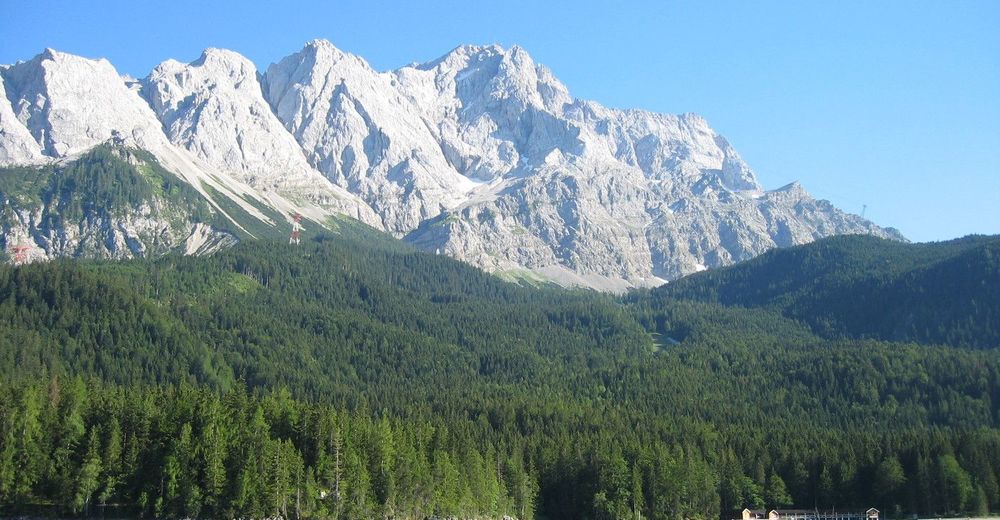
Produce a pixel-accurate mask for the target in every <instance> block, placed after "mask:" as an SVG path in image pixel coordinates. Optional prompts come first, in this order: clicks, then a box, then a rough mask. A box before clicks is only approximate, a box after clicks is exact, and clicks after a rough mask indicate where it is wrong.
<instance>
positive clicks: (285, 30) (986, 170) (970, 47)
mask: <svg viewBox="0 0 1000 520" xmlns="http://www.w3.org/2000/svg"><path fill="white" fill-rule="evenodd" d="M4 3H5V5H4V9H3V11H4V17H3V20H2V21H0V63H12V62H14V61H17V60H19V59H27V58H30V57H31V56H33V55H35V54H37V53H38V52H40V51H41V49H42V48H44V47H54V48H56V49H59V50H63V51H66V52H71V53H75V54H81V55H84V56H88V57H106V58H108V59H109V60H111V62H112V63H114V64H115V66H116V67H118V69H119V71H121V72H127V73H129V74H132V75H135V76H145V75H146V74H147V73H148V72H149V70H150V69H152V67H153V66H155V65H156V64H157V63H159V62H160V61H162V60H164V59H167V58H176V59H179V60H182V61H190V60H193V59H195V58H196V57H197V56H198V55H199V54H200V52H201V49H203V48H205V47H225V48H229V49H233V50H236V51H238V52H240V53H242V54H244V55H246V56H247V57H249V58H250V59H252V60H253V61H254V62H256V63H257V65H258V66H259V67H261V68H263V67H266V66H267V65H268V64H269V63H271V62H273V61H276V60H277V59H279V58H281V57H283V56H285V55H288V54H291V53H292V52H295V51H296V50H298V49H299V48H300V47H301V46H302V44H303V43H304V42H305V41H306V40H309V39H312V38H326V39H329V40H330V41H332V42H333V43H334V44H335V45H337V46H338V47H340V48H342V49H344V50H346V51H349V52H353V53H356V54H359V55H361V56H363V57H365V58H366V59H367V60H368V61H369V62H370V63H371V64H372V65H373V66H374V67H375V68H378V69H390V68H395V67H398V66H401V65H404V64H407V63H410V62H415V61H427V60H431V59H433V58H436V57H438V56H440V55H442V54H444V53H445V52H447V51H448V50H450V49H451V48H453V47H455V46H457V45H459V44H462V43H500V44H502V45H505V46H509V45H513V44H518V45H520V46H522V47H524V48H526V49H527V50H528V51H529V53H531V54H532V56H534V57H535V59H536V60H537V61H539V62H542V63H545V64H546V65H548V66H549V67H550V68H551V69H552V70H553V71H554V72H555V74H556V76H557V77H559V78H560V79H562V80H563V82H564V83H566V85H567V86H568V87H569V89H570V91H571V93H572V94H573V95H575V96H577V97H582V98H587V99H594V100H597V101H599V102H601V103H603V104H606V105H610V106H615V107H636V108H645V109H650V110H655V111H660V112H670V113H679V112H697V113H700V114H702V115H703V116H705V117H706V118H707V119H708V120H709V122H710V123H711V124H712V125H713V127H715V128H716V129H717V130H718V131H719V132H720V133H722V134H723V135H725V136H726V137H727V138H728V139H729V140H730V141H731V142H732V143H733V145H734V146H735V147H736V148H737V150H739V151H740V152H741V154H742V155H743V157H744V159H746V160H747V162H748V163H749V164H750V165H751V167H753V168H754V170H755V171H756V172H757V174H758V176H759V178H760V180H761V182H762V183H763V184H764V186H765V187H766V188H769V189H771V188H777V187H779V186H781V185H784V184H786V183H788V182H790V181H793V180H799V181H801V182H802V184H803V185H804V186H805V187H806V189H808V190H809V191H811V192H812V193H813V194H814V195H816V196H817V197H820V198H826V199H829V200H831V201H832V202H833V203H834V204H836V205H838V206H839V207H841V208H843V209H845V210H847V211H850V212H854V213H860V212H861V209H862V205H865V204H866V205H867V206H868V210H867V215H866V216H868V217H869V218H871V219H872V220H874V221H875V222H876V223H878V224H881V225H887V226H895V227H898V228H899V229H900V230H902V231H903V233H904V234H905V235H906V236H907V237H909V238H911V239H913V240H916V241H926V240H941V239H948V238H953V237H957V236H961V235H965V234H968V233H991V234H992V233H1000V1H996V0H984V1H961V0H954V1H940V0H938V1H918V0H906V1H885V0H879V1H871V0H865V1H836V2H802V1H799V0H787V1H784V2H769V1H761V2H756V1H755V2H751V1H738V0H734V1H713V2H701V1H694V0H692V1H690V2H668V1H662V0H648V1H646V0H644V1H633V2H609V1H573V2H568V1H566V2H564V1H538V0H534V1H522V0H508V1H491V2H476V1H473V0H466V1H453V0H444V1H438V0H434V1H430V0H428V1H414V0H411V1H385V2H378V1H330V0H328V1H314V2H301V3H298V4H296V5H295V6H292V5H291V4H292V3H291V2H288V4H289V5H285V2H260V3H254V2H251V1H244V2H224V1H208V0H205V1H204V2H200V1H199V2H195V1H189V0H175V1H171V2H156V1H145V0H143V1H136V0H129V1H118V0H106V1H88V0H66V1H47V0H43V1H32V2H21V1H17V2H14V1H10V0H8V1H5V2H4ZM617 4H622V5H617ZM708 4H711V5H708Z"/></svg>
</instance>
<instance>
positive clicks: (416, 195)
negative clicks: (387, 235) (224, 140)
mask: <svg viewBox="0 0 1000 520" xmlns="http://www.w3.org/2000/svg"><path fill="white" fill-rule="evenodd" d="M263 83H264V93H265V96H266V97H267V99H268V101H269V102H270V103H271V106H272V107H273V108H274V112H275V114H276V115H277V116H278V118H279V119H280V120H281V122H282V123H283V124H284V125H285V128H286V129H287V130H288V132H290V133H291V134H292V135H293V136H294V137H295V139H296V140H297V141H298V143H299V145H301V147H302V149H303V150H304V152H305V155H306V157H307V158H308V159H309V161H310V163H311V164H312V165H313V166H315V167H316V168H317V169H318V170H319V171H321V172H323V174H324V175H326V176H327V178H329V179H330V180H331V181H333V182H334V183H336V184H338V185H340V186H342V187H344V188H346V189H348V190H349V191H351V192H352V193H356V194H357V195H358V196H360V197H361V198H362V199H364V200H365V201H366V202H367V203H368V204H369V205H370V206H371V207H372V208H373V209H374V210H375V211H376V212H378V214H379V215H381V217H382V221H383V223H384V225H385V229H386V230H387V231H390V232H392V233H394V234H396V235H397V236H398V235H401V234H403V233H405V232H407V231H409V230H411V229H414V228H416V227H417V225H419V224H420V222H421V221H423V220H424V219H427V218H429V217H433V216H435V215H437V214H439V213H440V212H441V211H442V210H444V209H446V208H449V207H453V206H455V205H456V204H458V203H460V202H461V201H462V200H464V198H465V193H467V192H468V191H469V190H470V189H471V188H472V187H473V186H474V184H473V183H472V182H471V181H469V180H468V179H467V178H466V177H464V176H462V175H460V174H459V173H458V172H456V171H455V169H454V168H452V167H451V166H450V165H449V164H448V161H447V160H446V159H445V157H444V154H443V153H442V150H441V148H440V146H439V145H438V142H437V141H436V140H435V139H434V136H433V134H432V133H431V131H430V130H429V129H428V128H427V123H426V122H425V120H424V119H422V118H421V117H420V114H419V112H418V111H417V108H416V107H415V106H414V104H413V103H412V102H411V101H410V100H408V99H406V98H404V97H402V96H401V95H400V93H399V91H398V89H397V84H396V81H395V79H394V78H393V75H392V74H390V73H379V72H376V71H374V70H373V69H372V68H371V67H369V66H368V64H367V63H366V62H365V61H364V60H362V59H361V58H358V57H356V56H351V55H349V54H346V53H343V52H341V51H340V50H338V49H336V48H335V47H334V46H333V45H331V44H330V43H329V42H326V41H322V40H318V41H313V42H310V43H309V44H307V45H306V47H305V48H304V49H303V50H302V51H300V52H298V53H296V54H293V55H291V56H289V57H287V58H285V59H283V60H281V61H280V62H278V63H276V64H273V65H271V66H270V67H269V68H268V69H267V73H266V74H265V75H264V81H263Z"/></svg>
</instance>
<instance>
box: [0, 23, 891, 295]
mask: <svg viewBox="0 0 1000 520" xmlns="http://www.w3.org/2000/svg"><path fill="white" fill-rule="evenodd" d="M0 79H2V82H0V89H2V90H3V92H2V93H3V96H0V166H2V170H0V197H2V203H3V205H4V206H3V208H2V214H0V225H2V229H0V231H2V237H0V239H2V240H3V241H4V243H5V246H6V248H7V249H8V250H9V249H11V248H12V247H14V246H18V245H25V246H27V247H28V248H29V250H28V251H27V255H28V257H29V258H30V259H40V258H53V257H61V256H74V257H76V256H83V257H98V258H104V257H113V258H126V257H136V256H148V255H151V254H157V253H160V252H164V251H170V250H180V251H183V252H187V253H197V252H205V251H211V250H215V249H217V248H218V247H224V246H226V245H228V244H231V243H234V242H236V241H238V240H241V239H245V238H254V237H260V236H261V235H275V236H277V235H283V234H286V233H287V232H288V230H289V229H290V220H291V216H292V215H293V214H295V213H298V214H301V215H302V216H304V217H305V219H306V221H307V226H312V227H314V228H316V229H321V228H332V227H336V226H337V225H338V222H343V217H344V216H346V217H350V218H352V219H356V220H358V221H360V222H362V223H364V224H367V225H369V226H371V227H373V228H375V229H377V230H380V231H384V232H386V233H389V234H391V235H393V236H394V237H396V238H400V239H403V240H405V241H407V242H410V243H411V244H414V245H416V246H417V247H419V248H422V249H424V250H427V251H436V252H439V253H443V254H447V255H449V256H452V257H455V258H458V259H461V260H463V261H466V262H468V263H471V264H473V265H475V266H478V267H481V268H483V269H486V270H488V271H492V272H495V273H499V274H501V275H504V276H508V277H514V278H531V279H547V280H552V281H556V282H558V283H560V284H563V285H583V286H588V287H593V288H598V289H602V290H612V291H620V290H624V289H626V288H629V287H642V286H655V285H660V284H662V283H663V282H664V281H669V280H674V279H676V278H679V277H681V276H683V275H686V274H690V273H693V272H697V271H701V270H705V269H707V268H712V267H719V266H724V265H728V264H731V263H734V262H738V261H741V260H746V259H749V258H752V257H755V256H757V255H759V254H761V253H763V252H765V251H767V250H769V249H772V248H774V247H785V246H791V245H795V244H802V243H806V242H811V241H813V240H815V239H817V238H821V237H825V236H830V235H838V234H870V235H875V236H878V237H884V238H892V239H896V240H904V238H903V237H902V235H901V234H900V233H899V232H898V231H896V230H894V229H891V228H881V227H879V226H877V225H875V224H873V223H871V222H869V221H867V220H865V219H863V218H861V217H859V216H856V215H851V214H848V213H845V212H843V211H841V210H839V209H837V208H835V207H834V206H832V205H831V204H830V203H829V202H827V201H823V200H816V199H814V198H813V197H812V196H810V195H809V193H808V192H806V191H805V189H804V188H803V187H802V186H800V185H799V184H798V183H794V182H793V183H791V184H789V185H787V186H785V187H783V188H779V189H776V190H771V191H767V190H764V189H763V187H762V186H761V185H760V183H759V182H758V181H757V178H756V175H755V174H754V172H753V171H752V170H751V169H750V167H749V166H748V165H747V164H746V163H745V162H744V161H743V160H742V159H741V158H740V156H739V154H738V153H737V152H736V150H735V149H734V148H733V147H732V146H731V145H730V144H729V142H728V141H726V139H725V138H724V137H722V136H721V135H719V134H718V133H717V132H715V131H714V130H713V129H712V128H711V127H710V126H709V125H708V123H707V121H705V120H704V119H703V118H701V117H700V116H697V115H695V114H684V115H678V116H675V115H664V114H656V113H652V112H647V111H641V110H618V109H612V108H607V107H604V106H602V105H600V104H598V103H596V102H592V101H584V100H580V99H576V98H574V97H572V96H571V95H570V93H569V91H568V89H567V88H566V87H565V86H564V85H563V84H562V83H560V82H559V80H558V79H556V78H555V76H553V74H552V73H551V71H549V69H547V68H546V67H544V66H542V65H540V64H537V63H535V62H534V60H533V59H532V58H531V56H529V55H528V53H527V52H526V51H524V50H523V49H521V48H519V47H516V46H515V47H511V48H509V49H505V48H502V47H499V46H496V45H492V46H461V47H458V48H456V49H454V50H452V51H451V52H449V53H448V54H446V55H445V56H443V57H441V58H439V59H437V60H434V61H432V62H428V63H422V64H413V65H408V66H405V67H401V68H399V69H396V70H392V71H386V72H380V71H376V70H374V69H373V68H372V67H371V66H370V65H369V64H368V63H367V62H365V60H363V59H362V58H360V57H358V56H354V55H351V54H348V53H345V52H343V51H341V50H339V49H337V48H336V47H334V46H333V45H332V44H330V43H329V42H327V41H324V40H315V41H311V42H309V43H307V44H306V45H305V47H304V48H303V49H302V50H300V51H299V52H297V53H295V54H292V55H290V56H288V57H286V58H284V59H282V60H280V61H278V62H277V63H274V64H272V65H270V66H269V67H268V68H267V69H266V70H265V71H259V70H257V68H256V67H255V65H254V64H253V63H252V62H251V61H250V60H248V59H247V58H245V57H243V56H241V55H239V54H237V53H235V52H232V51H228V50H221V49H208V50H206V51H205V52H204V53H203V54H202V55H201V56H200V57H199V58H198V59H197V60H195V61H193V62H191V63H181V62H178V61H175V60H168V61H165V62H163V63H161V64H160V65H158V66H157V67H156V68H154V69H153V71H152V72H151V73H150V74H149V75H148V76H146V77H145V78H143V79H134V78H131V77H128V76H124V75H121V74H120V73H119V72H118V71H116V70H115V68H114V66H113V65H112V64H111V63H109V62H108V61H107V60H103V59H101V60H92V59H87V58H82V57H79V56H74V55H71V54H66V53H62V52H57V51H54V50H51V49H46V50H45V51H44V52H42V53H41V54H39V55H38V56H35V57H34V58H32V59H30V60H28V61H23V62H18V63H16V64H13V65H7V66H2V67H0ZM109 168H110V169H111V170H113V172H111V173H109ZM83 174H86V175H83ZM70 181H72V182H70ZM108 182H115V183H117V184H115V185H113V186H112V185H108V184H107V183H108ZM88 186H89V187H88ZM121 186H138V187H140V188H141V189H133V190H130V191H129V190H126V191H127V193H125V192H123V191H122V190H121V189H120V187H121ZM95 192H100V193H104V194H105V195H113V196H107V197H105V198H104V199H103V200H95V199H94V193H95ZM70 210H72V211H70ZM57 217H58V218H57Z"/></svg>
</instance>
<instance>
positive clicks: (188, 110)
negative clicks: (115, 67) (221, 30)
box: [143, 49, 381, 227]
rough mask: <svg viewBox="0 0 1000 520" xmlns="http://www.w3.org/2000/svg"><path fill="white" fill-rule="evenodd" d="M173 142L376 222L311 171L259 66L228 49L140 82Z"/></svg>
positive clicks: (253, 178) (296, 195)
mask: <svg viewBox="0 0 1000 520" xmlns="http://www.w3.org/2000/svg"><path fill="white" fill-rule="evenodd" d="M143 83H144V86H143V94H144V95H145V97H146V99H147V100H149V103H150V105H151V106H152V108H153V110H154V112H155V113H156V115H157V117H159V119H160V121H162V124H163V129H164V131H165V132H166V134H167V137H168V138H169V139H170V141H171V142H172V143H173V144H175V145H177V146H180V147H182V148H184V149H186V150H187V151H189V152H191V153H193V154H194V155H196V156H197V157H199V158H200V159H202V160H204V161H205V162H206V163H208V164H209V165H211V166H212V167H214V168H215V169H217V170H219V171H221V172H224V173H226V174H227V175H228V176H230V177H232V178H235V179H237V180H239V181H240V182H243V183H245V184H247V185H248V186H251V187H253V188H255V189H256V190H258V191H260V192H263V193H265V194H266V193H268V192H277V193H278V194H280V195H282V196H284V197H285V198H287V199H289V200H292V201H296V202H298V203H299V204H300V205H302V204H314V205H316V206H319V207H321V208H323V209H325V210H327V211H329V212H334V213H342V214H346V215H349V216H352V217H354V218H356V219H358V220H361V221H363V222H365V223H367V224H369V225H373V226H376V227H380V226H381V220H380V219H379V217H378V216H377V215H376V214H375V212H374V211H372V210H371V208H369V207H368V205H367V204H365V203H364V201H362V200H361V199H359V198H358V197H356V196H355V195H353V194H352V193H350V192H348V191H346V190H345V189H343V188H341V187H339V186H335V185H333V184H332V183H330V181H328V180H327V179H326V178H325V177H323V175H322V174H320V173H319V172H318V171H316V170H315V169H313V168H312V167H311V166H310V165H309V163H308V162H306V159H305V156H303V155H302V150H301V149H300V148H299V146H298V144H297V143H296V142H295V139H294V138H293V137H292V136H291V135H290V134H289V133H288V132H286V131H285V129H284V127H283V126H282V125H281V122H280V121H278V119H277V118H276V117H275V116H274V114H273V113H272V112H271V108H270V106H269V105H268V104H267V102H266V101H264V97H263V95H262V92H261V85H260V83H259V81H258V74H257V69H256V67H254V65H253V63H251V62H250V60H247V59H246V58H244V57H243V56H241V55H239V54H237V53H235V52H232V51H227V50H221V49H208V50H206V51H205V52H204V53H203V54H202V55H201V57H200V58H199V59H198V60H197V61H195V62H193V63H190V64H186V65H185V64H181V63H179V62H177V61H173V60H168V61H165V62H163V63H162V64H160V65H159V66H158V67H156V68H155V69H154V70H153V72H152V73H151V74H150V75H149V77H148V78H146V80H145V81H144V82H143Z"/></svg>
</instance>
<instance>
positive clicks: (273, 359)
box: [0, 223, 1000, 519]
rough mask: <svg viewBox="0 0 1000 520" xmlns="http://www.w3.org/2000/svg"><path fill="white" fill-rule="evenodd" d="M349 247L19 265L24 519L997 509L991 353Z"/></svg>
mask: <svg viewBox="0 0 1000 520" xmlns="http://www.w3.org/2000/svg"><path fill="white" fill-rule="evenodd" d="M340 233H341V234H340V235H339V236H336V237H329V236H322V237H316V238H314V239H311V240H308V241H305V242H304V243H303V245H302V246H301V247H290V246H287V245H284V244H280V243H270V242H247V243H243V244H240V245H238V246H237V247H235V248H233V249H230V250H227V251H223V252H221V253H218V254H216V255H213V256H210V257H200V258H189V257H174V256H169V257H163V258H160V259H157V260H153V261H148V260H141V261H139V260H137V261H129V262H120V263H72V262H52V263H48V264H41V265H30V266H24V267H19V268H10V267H3V268H0V381H3V382H4V383H2V385H0V393H2V395H0V503H2V504H3V507H5V508H6V511H23V510H30V509H31V508H32V507H41V506H44V505H45V504H53V506H52V507H56V508H58V509H59V510H61V511H63V512H66V513H72V512H73V511H76V512H77V513H78V514H84V513H89V514H98V512H100V511H103V510H102V509H100V508H101V507H104V508H108V507H112V506H113V505H115V504H123V505H125V506H126V507H127V510H126V512H127V513H129V514H137V513H138V512H139V510H141V511H143V512H144V514H146V515H154V516H161V517H171V518H179V517H194V516H197V517H204V518H209V517H220V516H225V517H228V518H233V517H253V518H260V517H264V516H274V515H281V516H284V517H296V518H331V517H332V518H376V517H379V518H384V517H393V518H423V517H425V516H439V517H440V516H457V517H462V518H469V517H473V516H477V515H485V516H499V515H502V514H512V515H515V516H517V517H519V518H523V519H528V518H532V517H533V516H535V515H537V516H538V517H544V518H550V519H555V518H567V519H568V518H623V517H625V518H628V517H631V518H640V517H643V518H657V519H660V518H663V519H680V518H703V519H708V518H717V517H719V516H723V517H729V515H732V514H734V511H735V510H736V509H739V508H742V507H745V506H755V507H756V506H766V507H775V506H778V505H782V504H786V503H790V504H792V505H797V506H804V507H819V508H827V507H830V508H832V507H836V508H837V509H838V510H846V509H864V508H867V507H871V506H875V507H879V508H880V509H882V510H883V511H890V512H891V511H901V512H903V511H912V512H921V513H944V512H949V511H952V512H957V511H977V510H978V511H981V510H983V509H984V508H985V509H988V510H996V509H997V507H998V506H1000V489H998V488H1000V486H998V483H997V475H998V473H1000V430H998V429H997V428H998V426H1000V425H998V421H1000V415H998V413H997V406H996V404H995V403H997V402H998V399H1000V350H988V349H967V348H961V347H935V346H922V345H916V344H909V343H890V342H886V341H881V340H860V339H850V338H844V337H840V336H838V337H836V338H835V339H829V338H823V337H820V336H817V335H815V334H814V332H813V330H812V328H811V327H810V326H807V325H804V324H803V323H802V322H800V321H796V320H794V319H790V318H788V317H785V316H783V315H782V313H781V309H780V308H755V309H748V308H742V307H724V306H721V305H718V304H716V303H699V302H693V301H685V300H676V299H667V298H662V299H661V298H659V293H658V292H657V293H656V294H654V295H652V296H650V295H649V294H648V293H638V294H636V295H633V296H631V297H629V298H626V299H625V300H624V301H619V300H616V299H614V298H612V297H610V296H607V295H601V294H594V293H590V292H583V291H564V290H556V289H531V288H525V287H519V286H516V285H511V284H507V283H504V282H502V281H500V280H498V279H496V278H495V277H492V276H489V275H486V274H483V273H481V272H480V271H478V270H475V269H473V268H471V267H468V266H466V265H464V264H461V263H459V262H455V261H453V260H450V259H447V258H443V257H437V256H434V255H427V254H423V253H418V252H415V251H413V250H412V249H410V248H409V247H407V246H405V245H400V244H398V243H396V242H392V241H387V240H385V239H377V238H375V237H376V236H377V235H373V234H372V233H371V232H370V231H369V230H367V229H365V228H364V227H351V226H349V225H346V223H345V226H344V227H343V228H342V229H340ZM908 272H909V271H908ZM80 378H84V379H80ZM84 381H87V383H84ZM276 389H283V390H276ZM95 432H96V435H95ZM116 432H117V433H116ZM94 439H96V444H95V440H94ZM22 468H24V469H23V470H22ZM321 497H323V498H321ZM331 497H335V498H331Z"/></svg>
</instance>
